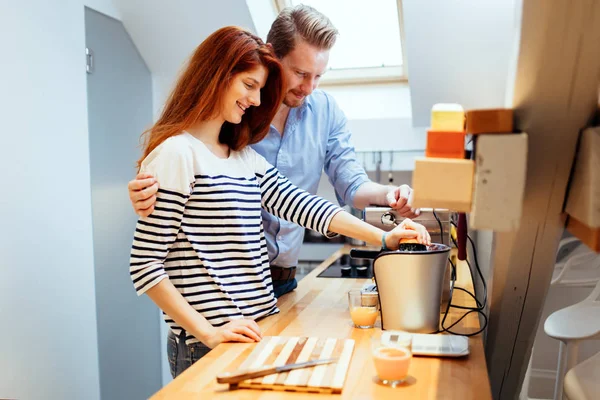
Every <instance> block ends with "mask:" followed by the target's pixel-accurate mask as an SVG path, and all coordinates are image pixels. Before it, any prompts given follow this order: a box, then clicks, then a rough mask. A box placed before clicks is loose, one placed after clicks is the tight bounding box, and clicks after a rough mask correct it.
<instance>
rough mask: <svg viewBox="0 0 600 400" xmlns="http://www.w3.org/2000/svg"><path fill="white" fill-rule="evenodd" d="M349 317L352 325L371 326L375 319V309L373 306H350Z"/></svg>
mask: <svg viewBox="0 0 600 400" xmlns="http://www.w3.org/2000/svg"><path fill="white" fill-rule="evenodd" d="M350 317H351V318H352V322H354V325H358V326H373V325H375V320H376V319H377V309H376V308H375V307H352V309H351V310H350Z"/></svg>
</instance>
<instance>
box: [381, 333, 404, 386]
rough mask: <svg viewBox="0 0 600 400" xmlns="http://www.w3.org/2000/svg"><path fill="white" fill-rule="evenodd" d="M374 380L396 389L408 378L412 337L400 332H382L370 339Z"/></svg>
mask: <svg viewBox="0 0 600 400" xmlns="http://www.w3.org/2000/svg"><path fill="white" fill-rule="evenodd" d="M371 351H372V355H373V363H374V364H375V370H376V371H377V377H376V378H375V380H376V381H377V382H378V383H380V384H382V385H386V386H392V387H396V386H398V385H400V384H402V382H404V380H405V379H406V377H407V376H408V369H409V367H410V360H411V359H412V335H411V334H410V333H408V332H402V331H383V332H381V333H380V334H376V335H373V336H372V337H371Z"/></svg>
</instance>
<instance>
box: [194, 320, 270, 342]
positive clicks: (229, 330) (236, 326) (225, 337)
mask: <svg viewBox="0 0 600 400" xmlns="http://www.w3.org/2000/svg"><path fill="white" fill-rule="evenodd" d="M261 339H262V333H261V332H260V328H259V327H258V324H257V323H256V322H254V321H253V320H251V319H235V320H233V321H231V322H229V323H227V324H225V325H223V326H220V327H218V328H214V330H213V331H212V333H211V334H210V335H209V336H208V337H207V338H206V339H205V340H202V342H203V343H204V344H205V345H207V346H208V347H210V348H211V349H214V348H215V347H217V345H218V344H221V343H223V342H242V343H254V342H260V340H261Z"/></svg>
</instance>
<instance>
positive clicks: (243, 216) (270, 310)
mask: <svg viewBox="0 0 600 400" xmlns="http://www.w3.org/2000/svg"><path fill="white" fill-rule="evenodd" d="M141 170H142V172H146V173H150V174H152V175H154V177H156V179H157V180H158V182H159V185H160V189H159V192H158V195H157V201H156V205H155V211H154V212H153V213H152V215H150V216H149V217H146V218H141V219H140V220H139V221H138V223H137V227H136V230H135V234H134V240H133V246H132V250H131V260H130V274H131V279H132V280H133V284H134V287H135V290H136V291H137V293H138V295H141V294H143V293H145V292H146V291H147V290H148V289H150V288H152V287H153V286H154V285H156V284H157V283H159V282H160V281H161V280H162V279H165V278H168V279H170V280H171V282H172V283H173V285H174V286H175V287H176V288H177V290H178V291H179V292H180V293H181V294H182V296H183V297H184V298H185V299H186V300H187V302H188V303H189V304H190V305H191V306H192V307H193V308H194V309H196V310H197V311H198V312H200V313H202V315H203V316H204V317H205V318H206V319H207V320H208V321H209V322H210V323H211V324H212V325H213V326H217V327H218V326H222V325H224V324H226V323H227V322H229V321H231V320H233V319H236V318H252V319H257V318H260V317H263V316H266V315H270V314H274V313H276V312H278V311H279V310H278V309H277V302H276V299H275V297H274V294H273V285H272V281H271V276H270V271H269V261H268V253H267V245H266V241H265V236H264V231H263V226H262V218H261V208H262V209H265V210H267V211H268V212H270V213H272V214H273V215H275V216H277V217H279V218H282V219H285V220H287V221H291V222H294V223H297V224H299V225H302V226H304V227H306V228H309V229H313V230H316V231H318V232H320V233H322V234H323V235H326V236H329V237H331V236H333V235H332V234H331V232H329V230H328V228H329V223H330V222H331V219H332V218H333V216H334V215H335V214H336V213H337V212H338V211H339V210H340V208H339V207H337V206H335V205H333V204H332V203H330V202H328V201H326V200H323V199H321V198H319V197H316V196H313V195H311V194H309V193H307V192H305V191H303V190H301V189H298V188H297V187H295V186H294V185H292V183H291V182H290V181H288V180H287V178H285V177H284V176H282V175H281V174H279V172H278V171H277V169H276V168H274V167H273V166H271V165H270V164H269V163H268V162H267V161H266V160H265V159H264V158H263V157H262V156H260V155H259V154H258V153H256V152H255V151H254V150H252V149H251V148H250V147H246V148H245V149H243V150H241V151H231V153H230V156H229V158H227V159H221V158H218V157H217V156H215V155H214V154H213V153H212V152H211V151H210V150H209V149H208V148H207V147H206V146H205V145H204V144H203V143H202V142H201V141H200V140H198V139H196V138H195V137H193V136H192V135H190V134H189V133H187V132H184V133H182V134H181V135H177V136H174V137H171V138H169V139H167V140H165V141H164V142H163V143H162V144H161V145H159V146H158V147H157V148H156V149H155V150H154V151H152V153H150V154H149V155H148V157H146V159H145V160H144V161H143V163H142V169H141ZM164 317H165V321H166V322H167V324H168V325H169V326H170V328H171V330H172V331H173V332H174V333H175V334H176V335H177V336H178V335H179V334H180V333H181V329H182V328H181V327H180V326H179V325H177V323H175V321H173V320H172V319H171V318H170V317H169V316H168V315H165V316H164ZM196 341H197V339H196V338H194V337H193V336H190V335H188V336H187V338H186V343H188V344H189V343H193V342H196Z"/></svg>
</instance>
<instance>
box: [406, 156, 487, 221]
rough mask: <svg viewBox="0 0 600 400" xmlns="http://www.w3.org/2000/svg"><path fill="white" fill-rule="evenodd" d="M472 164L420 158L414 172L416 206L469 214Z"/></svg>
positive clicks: (470, 162) (413, 182)
mask: <svg viewBox="0 0 600 400" xmlns="http://www.w3.org/2000/svg"><path fill="white" fill-rule="evenodd" d="M474 173H475V163H474V162H473V160H460V159H457V158H419V159H417V160H416V161H415V170H414V171H413V180H412V186H413V191H414V194H413V196H414V197H413V206H414V207H419V208H421V207H431V208H447V209H449V210H452V211H459V212H470V211H471V201H472V197H473V175H474Z"/></svg>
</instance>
